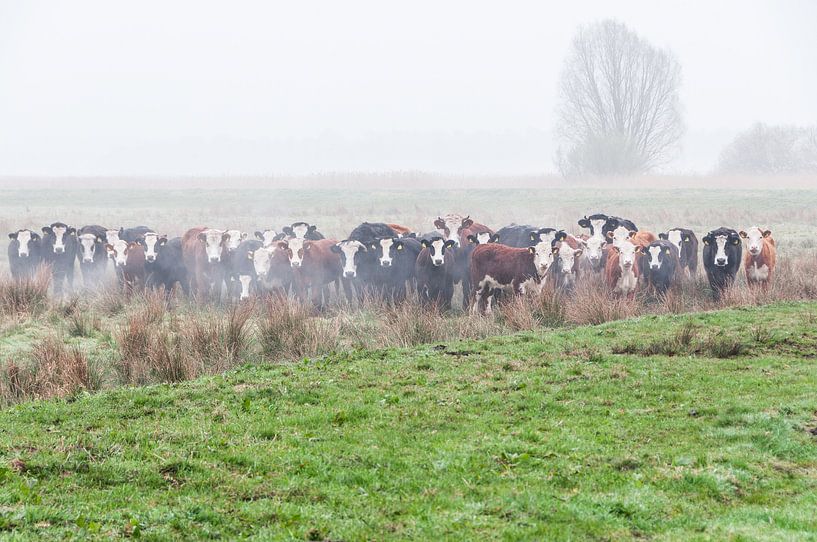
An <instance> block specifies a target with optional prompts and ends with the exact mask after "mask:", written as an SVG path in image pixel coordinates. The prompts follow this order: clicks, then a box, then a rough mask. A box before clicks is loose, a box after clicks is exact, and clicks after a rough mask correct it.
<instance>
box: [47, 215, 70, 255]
mask: <svg viewBox="0 0 817 542" xmlns="http://www.w3.org/2000/svg"><path fill="white" fill-rule="evenodd" d="M76 233H77V230H76V228H72V227H71V226H68V225H67V224H63V223H62V222H54V223H53V224H51V225H50V226H45V227H43V235H45V236H50V237H52V238H53V239H54V243H53V245H52V246H53V250H54V254H63V253H64V252H65V246H66V244H67V243H68V242H69V239H70V238H71V237H72V236H75V235H76Z"/></svg>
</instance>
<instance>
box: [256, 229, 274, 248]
mask: <svg viewBox="0 0 817 542" xmlns="http://www.w3.org/2000/svg"><path fill="white" fill-rule="evenodd" d="M276 237H278V233H277V232H276V231H275V230H264V231H257V232H255V238H256V239H258V240H259V241H261V246H264V247H270V246H272V244H273V243H274V242H275V241H276V239H275V238H276Z"/></svg>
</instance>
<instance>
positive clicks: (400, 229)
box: [386, 224, 411, 237]
mask: <svg viewBox="0 0 817 542" xmlns="http://www.w3.org/2000/svg"><path fill="white" fill-rule="evenodd" d="M386 226H388V227H390V228H391V229H393V230H394V233H396V234H397V236H398V237H405V236H406V235H408V234H410V233H411V228H409V227H407V226H401V225H400V224H386Z"/></svg>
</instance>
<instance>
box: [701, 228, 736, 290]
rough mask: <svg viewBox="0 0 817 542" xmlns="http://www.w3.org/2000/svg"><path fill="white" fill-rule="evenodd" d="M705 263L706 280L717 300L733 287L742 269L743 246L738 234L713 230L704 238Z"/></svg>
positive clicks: (727, 230)
mask: <svg viewBox="0 0 817 542" xmlns="http://www.w3.org/2000/svg"><path fill="white" fill-rule="evenodd" d="M703 242H704V249H703V261H704V270H706V278H707V279H709V287H710V288H712V294H713V295H714V297H715V299H720V296H721V294H722V293H723V291H724V290H725V289H726V288H728V287H729V286H731V285H732V283H733V282H734V281H735V276H736V275H737V273H738V269H740V262H741V257H742V255H743V245H742V243H741V241H740V235H739V234H738V232H736V231H735V230H733V229H731V228H718V229H717V230H712V231H711V232H709V233H708V234H707V235H706V237H704V238H703Z"/></svg>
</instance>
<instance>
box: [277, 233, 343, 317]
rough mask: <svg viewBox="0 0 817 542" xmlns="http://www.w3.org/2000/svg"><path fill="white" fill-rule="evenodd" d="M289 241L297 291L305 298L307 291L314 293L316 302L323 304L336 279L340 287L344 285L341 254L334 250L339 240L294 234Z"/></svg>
mask: <svg viewBox="0 0 817 542" xmlns="http://www.w3.org/2000/svg"><path fill="white" fill-rule="evenodd" d="M285 243H286V253H287V256H289V262H290V265H291V266H292V268H293V275H294V285H295V293H296V295H297V296H298V298H299V299H300V300H301V301H306V299H307V295H311V298H312V304H313V305H314V306H317V307H318V308H323V307H324V305H326V304H328V303H329V284H331V283H333V282H334V283H335V285H336V288H337V289H338V290H339V286H340V285H339V284H338V283H339V282H340V275H341V266H342V264H341V258H340V255H339V254H337V253H336V252H335V251H334V250H332V247H334V246H336V245H337V243H338V241H337V240H336V239H320V240H318V241H310V240H307V239H302V238H293V239H289V240H288V241H286V242H285ZM282 248H283V247H282Z"/></svg>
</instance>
